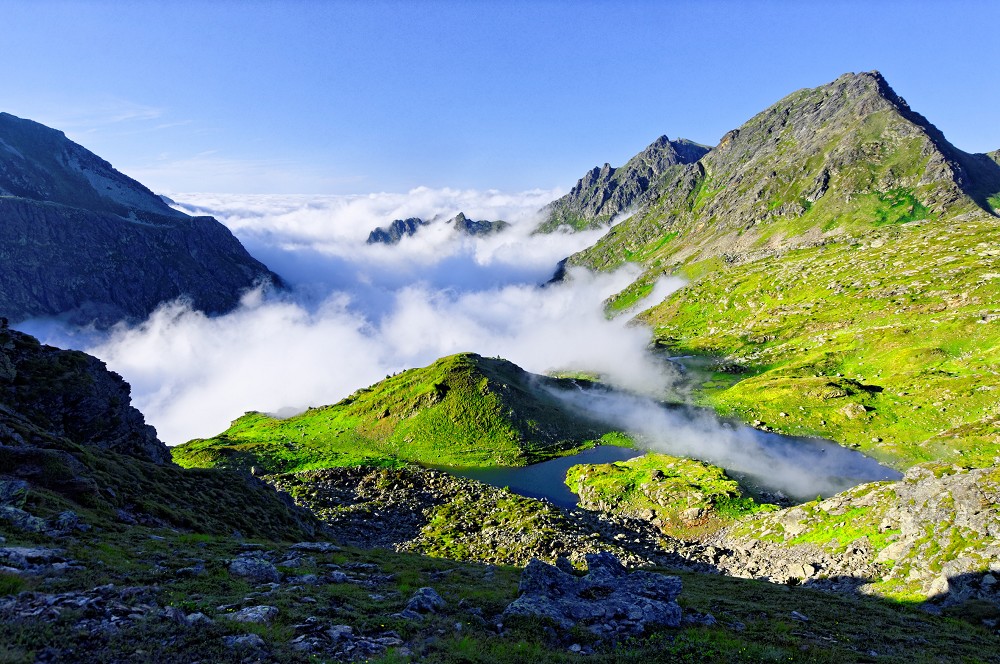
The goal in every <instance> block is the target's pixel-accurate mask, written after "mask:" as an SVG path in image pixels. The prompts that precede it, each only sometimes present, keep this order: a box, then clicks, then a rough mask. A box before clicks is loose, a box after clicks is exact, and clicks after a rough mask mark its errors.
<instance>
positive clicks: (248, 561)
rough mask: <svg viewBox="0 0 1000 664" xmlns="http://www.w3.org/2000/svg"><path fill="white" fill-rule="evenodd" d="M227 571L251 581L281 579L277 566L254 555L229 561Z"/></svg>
mask: <svg viewBox="0 0 1000 664" xmlns="http://www.w3.org/2000/svg"><path fill="white" fill-rule="evenodd" d="M229 573H230V574H232V575H234V576H239V577H243V578H244V579H246V580H248V581H250V582H251V583H277V582H278V581H279V580H280V579H281V574H280V573H279V572H278V568H277V567H275V566H274V565H272V564H271V563H269V562H268V561H266V560H264V559H263V558H258V557H256V556H241V557H239V558H237V559H236V560H234V561H233V562H231V563H229Z"/></svg>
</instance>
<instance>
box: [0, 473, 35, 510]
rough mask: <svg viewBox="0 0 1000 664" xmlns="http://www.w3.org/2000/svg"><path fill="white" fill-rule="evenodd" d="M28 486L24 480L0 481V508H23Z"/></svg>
mask: <svg viewBox="0 0 1000 664" xmlns="http://www.w3.org/2000/svg"><path fill="white" fill-rule="evenodd" d="M28 486H29V485H28V483H27V482H25V481H24V480H8V479H0V507H16V508H22V507H24V502H25V501H26V500H27V499H28Z"/></svg>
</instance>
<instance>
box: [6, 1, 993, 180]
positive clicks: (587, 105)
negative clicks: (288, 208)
mask: <svg viewBox="0 0 1000 664" xmlns="http://www.w3.org/2000/svg"><path fill="white" fill-rule="evenodd" d="M0 16H2V19H3V28H2V30H3V36H2V37H0V56H2V62H3V66H2V68H0V110H5V111H7V112H10V113H13V114H15V115H19V116H22V117H29V118H32V119H35V120H38V121H40V122H43V123H45V124H49V125H51V126H55V127H57V128H59V129H63V130H64V131H66V133H67V134H68V135H69V136H70V137H71V138H73V139H74V140H76V141H78V142H80V143H82V144H84V145H85V146H86V147H88V148H90V149H92V150H94V151H95V152H97V153H98V154H99V155H101V156H102V157H104V158H106V159H108V160H109V161H111V162H112V163H113V164H114V165H115V166H116V167H118V168H119V169H120V170H123V171H124V172H126V173H128V174H129V175H132V176H134V177H138V178H139V179H140V180H142V181H143V182H144V183H145V184H147V185H149V186H150V187H151V188H153V189H154V190H156V191H161V192H171V191H174V192H176V191H219V192H234V193H366V192H372V191H404V190H407V189H409V188H412V187H415V186H419V185H426V186H430V187H443V186H450V187H459V188H477V189H486V188H498V189H503V190H508V191H513V190H523V189H528V188H535V187H540V188H546V189H548V188H554V187H564V188H568V187H569V186H571V185H572V184H573V183H574V182H575V180H576V178H578V177H579V176H580V175H582V173H583V171H584V170H586V169H587V168H590V167H591V166H594V165H598V164H601V163H603V162H605V161H608V162H611V163H612V164H615V165H618V164H621V163H623V162H624V161H625V160H626V159H627V158H628V157H629V156H631V155H632V154H634V153H636V152H638V151H639V150H641V149H642V148H643V147H645V146H646V145H647V144H648V143H649V142H651V141H652V140H653V139H655V138H656V137H657V136H659V135H660V134H664V133H665V134H667V135H669V136H670V137H671V138H674V137H678V136H683V137H687V138H691V139H693V140H696V141H699V142H702V143H707V144H714V143H715V142H716V141H717V140H718V138H719V137H720V136H721V135H722V134H723V133H725V132H726V131H727V130H729V129H732V128H734V127H736V126H739V125H740V124H741V123H742V122H743V121H745V120H746V119H748V118H749V117H750V116H752V115H753V114H754V113H756V112H757V111H760V110H762V109H763V108H765V107H766V106H767V105H769V104H771V103H773V102H774V101H776V100H777V99H779V98H781V97H782V96H784V95H785V94H787V93H789V92H791V91H793V90H796V89H798V88H802V87H811V86H815V85H820V84H822V83H825V82H827V81H829V80H832V79H834V78H836V77H837V76H838V75H840V74H842V73H844V72H847V71H863V70H870V69H879V70H881V71H882V73H883V74H885V76H886V78H887V79H888V80H889V83H890V84H891V85H892V86H893V87H894V88H895V89H896V91H897V92H899V93H900V94H901V95H902V96H903V97H905V98H906V99H907V100H908V101H909V102H910V105H911V106H912V107H913V108H914V109H915V110H917V111H919V112H921V113H923V114H924V115H926V116H927V117H928V118H929V119H930V120H931V121H932V122H934V123H935V124H937V125H938V127H939V128H941V129H942V130H943V131H944V132H945V134H946V135H947V136H948V137H949V138H950V139H951V140H952V142H953V143H955V144H956V145H958V146H959V147H960V148H963V149H965V150H969V151H986V150H992V149H997V148H1000V85H997V82H998V80H1000V74H998V71H1000V39H998V38H997V29H998V26H1000V3H998V2H961V1H953V2H944V1H942V2H819V1H817V2H810V1H807V0H789V1H787V2H777V1H772V2H767V1H757V2H753V1H746V2H712V1H710V0H708V1H701V2H668V1H663V2H635V1H634V2H627V1H625V2H587V1H583V2H580V1H569V0H567V1H565V2H484V1H475V0H467V1H464V2H417V1H411V2H404V3H391V2H377V1H366V2H321V1H319V0H316V1H313V2H306V1H298V2H280V1H274V2H243V1H240V2H236V1H232V2H205V1H199V2H184V1H180V2H176V1H174V2H166V1H163V2H139V1H133V2H122V1H119V2H114V3H111V2H52V1H48V0H41V1H34V2H5V1H3V0H0Z"/></svg>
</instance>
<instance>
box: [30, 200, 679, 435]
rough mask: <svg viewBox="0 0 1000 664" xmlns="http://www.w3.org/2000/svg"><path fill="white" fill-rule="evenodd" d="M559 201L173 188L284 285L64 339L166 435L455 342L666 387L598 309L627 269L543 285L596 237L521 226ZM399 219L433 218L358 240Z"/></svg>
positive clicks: (372, 375) (350, 381)
mask: <svg viewBox="0 0 1000 664" xmlns="http://www.w3.org/2000/svg"><path fill="white" fill-rule="evenodd" d="M555 195H556V193H555V192H544V191H531V192H526V193H522V194H505V193H501V192H495V191H487V192H476V191H463V190H451V189H443V190H432V189H426V188H419V189H415V190H413V191H410V192H407V193H405V194H372V195H368V196H325V197H303V196H234V195H211V194H198V195H194V194H187V195H185V194H175V195H174V198H175V200H177V201H178V202H179V203H180V206H181V207H182V208H183V209H185V210H187V211H189V212H192V213H196V214H212V215H214V216H216V217H217V218H218V219H220V221H222V222H224V223H226V224H227V225H228V226H229V227H230V228H231V229H232V230H233V231H234V233H236V234H237V236H238V237H240V239H241V240H242V241H244V243H245V244H246V245H247V246H248V248H250V250H251V252H252V253H254V254H255V255H256V256H258V257H259V258H261V259H263V260H264V262H265V263H267V264H268V265H269V266H270V267H271V268H272V269H274V270H276V271H277V272H278V273H279V274H281V275H282V276H283V277H284V278H286V279H287V280H288V281H289V282H290V283H291V285H292V286H293V289H292V291H291V292H289V293H285V294H275V295H268V296H266V297H265V296H264V295H262V294H261V293H260V292H255V293H251V294H248V295H247V296H246V297H245V298H244V301H243V303H242V305H241V306H240V307H239V308H238V309H237V310H236V311H234V312H232V313H230V314H228V315H225V316H218V317H214V318H209V317H207V316H205V315H204V314H202V313H200V312H196V311H192V310H191V309H190V308H189V307H188V306H187V305H185V304H184V303H182V302H174V303H169V304H166V305H164V306H161V307H160V308H159V309H158V310H157V311H156V312H155V313H154V314H153V315H152V316H151V317H150V318H149V320H147V321H145V322H144V323H142V324H141V325H138V326H134V327H127V326H120V327H118V328H116V329H114V330H113V331H112V332H111V333H110V334H108V335H106V336H104V337H100V336H98V337H97V338H96V339H93V338H91V339H89V340H87V339H86V338H85V337H78V338H77V340H76V344H78V345H79V344H81V342H83V343H84V345H86V350H88V351H89V352H92V353H93V354H95V355H97V356H98V357H101V358H102V359H104V360H105V361H106V362H107V363H108V365H109V366H110V367H111V368H112V369H113V370H115V371H117V372H119V373H121V374H122V375H123V376H124V377H125V378H126V380H128V381H129V382H130V383H131V384H132V386H133V395H134V401H135V404H136V406H137V407H138V408H139V409H140V410H142V412H143V413H144V414H145V415H146V417H147V419H148V420H149V422H150V423H151V424H153V425H154V426H156V428H157V430H158V432H159V434H160V437H161V438H162V439H163V440H165V441H166V442H168V443H170V444H176V443H181V442H184V441H186V440H188V439H191V438H195V437H205V436H210V435H214V434H216V433H219V432H220V431H222V430H223V429H225V428H226V427H227V426H228V423H229V422H230V420H232V419H234V418H235V417H238V416H239V415H241V414H242V413H243V412H244V411H246V410H251V409H252V410H263V411H268V412H274V411H278V410H280V409H283V408H287V407H294V408H305V407H307V406H319V405H323V404H328V403H333V402H335V401H337V400H339V399H340V398H342V397H344V396H346V395H347V394H350V393H351V392H353V391H354V390H355V389H357V388H359V387H364V386H367V385H369V384H371V383H373V382H375V381H377V380H379V379H381V378H383V377H384V376H385V375H386V374H390V373H394V372H397V371H400V370H403V369H406V368H410V367H414V366H424V365H426V364H429V363H430V362H433V361H434V360H435V359H437V358H438V357H441V356H443V355H448V354H451V353H456V352H462V351H472V352H477V353H480V354H483V355H487V356H496V355H499V356H502V357H505V358H507V359H510V360H511V361H513V362H515V363H517V364H519V365H521V366H523V367H524V368H525V369H528V370H529V371H533V372H537V373H544V372H547V371H549V370H553V369H568V368H575V369H582V370H589V371H595V372H599V373H602V374H606V375H607V376H608V377H609V378H610V379H611V380H613V381H614V382H616V383H617V384H621V385H626V386H628V387H630V388H633V389H638V390H645V391H657V390H660V389H662V388H663V386H664V384H665V382H664V381H665V378H664V376H663V374H662V372H661V371H660V369H658V368H657V367H656V366H655V365H653V364H651V363H649V362H647V361H646V360H647V352H646V346H647V343H648V332H646V331H645V330H643V329H641V328H635V327H628V326H627V324H626V321H624V320H614V321H609V320H607V319H606V318H605V317H604V315H603V310H602V302H603V300H604V299H605V298H606V297H607V296H608V295H610V294H612V293H614V292H617V291H618V290H620V289H622V288H624V287H625V286H626V285H627V284H628V283H629V282H630V281H631V280H632V279H634V278H635V276H636V275H637V268H631V267H630V268H627V269H625V270H622V271H619V272H617V273H615V274H604V275H592V274H589V273H587V272H585V271H576V272H573V273H572V278H571V279H569V280H567V281H565V282H563V283H559V284H555V285H551V286H548V287H541V284H542V283H544V282H546V281H547V280H548V279H549V278H550V277H551V276H552V274H553V272H554V269H555V266H556V264H557V263H558V261H559V260H560V259H562V258H564V257H565V256H566V255H568V254H570V253H572V252H573V251H576V250H577V249H580V248H583V247H585V246H587V245H588V244H590V243H592V242H593V241H594V240H596V238H597V237H598V236H599V234H600V232H595V233H586V234H554V235H538V236H535V235H532V234H531V231H532V230H533V228H534V227H535V225H536V223H537V221H538V216H537V212H538V209H539V208H540V207H541V206H542V205H544V204H545V203H546V202H548V201H549V200H551V199H552V198H553V197H554V196H555ZM460 211H462V212H465V213H466V215H467V216H469V217H470V218H473V219H490V220H493V219H498V218H503V219H505V220H507V221H509V222H510V223H511V227H510V228H509V229H508V230H506V231H505V232H503V233H499V234H496V235H493V236H489V237H485V238H471V237H468V236H465V235H462V234H460V233H456V232H455V231H453V230H452V229H451V227H450V226H448V225H446V224H444V223H443V221H444V220H446V219H448V218H450V217H452V216H454V215H455V214H456V213H458V212H460ZM410 216H421V217H424V218H437V219H438V220H439V222H438V223H436V224H431V225H430V226H426V227H422V228H421V229H420V230H419V232H418V233H417V234H416V235H415V236H413V237H408V238H405V239H404V240H403V241H402V242H401V243H400V244H398V245H396V246H382V245H367V244H366V239H367V237H368V233H369V232H370V231H371V230H372V229H373V228H375V227H376V226H384V225H386V224H388V223H389V222H391V221H392V219H395V218H404V217H410ZM677 285H679V282H675V283H674V285H673V287H674V288H676V287H677ZM36 329H37V330H41V329H42V328H41V327H37V328H36ZM47 334H48V337H49V339H50V340H52V341H60V342H62V343H65V342H67V341H69V343H73V340H72V339H65V338H63V339H53V335H52V332H51V328H50V329H48V330H47Z"/></svg>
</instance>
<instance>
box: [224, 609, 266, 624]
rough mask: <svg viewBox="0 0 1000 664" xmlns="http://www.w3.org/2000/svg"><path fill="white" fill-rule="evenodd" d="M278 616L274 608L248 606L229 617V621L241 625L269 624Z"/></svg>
mask: <svg viewBox="0 0 1000 664" xmlns="http://www.w3.org/2000/svg"><path fill="white" fill-rule="evenodd" d="M277 615H278V607H276V606H248V607H247V608H245V609H241V610H239V611H237V612H236V613H234V614H233V615H231V616H229V619H230V620H234V621H236V622H242V623H265V624H266V623H270V622H271V621H272V620H274V617H275V616H277Z"/></svg>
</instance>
